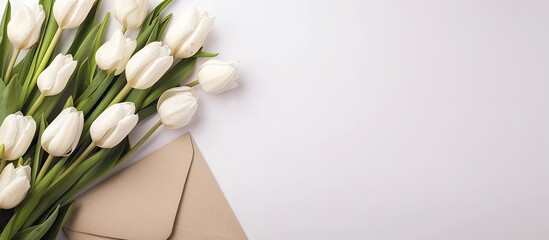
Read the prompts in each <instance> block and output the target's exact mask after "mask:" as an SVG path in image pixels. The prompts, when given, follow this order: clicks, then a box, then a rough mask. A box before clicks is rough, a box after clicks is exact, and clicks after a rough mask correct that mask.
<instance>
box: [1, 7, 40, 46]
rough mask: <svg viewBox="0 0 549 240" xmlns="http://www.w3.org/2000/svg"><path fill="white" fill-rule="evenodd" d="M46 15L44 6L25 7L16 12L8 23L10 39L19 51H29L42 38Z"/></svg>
mask: <svg viewBox="0 0 549 240" xmlns="http://www.w3.org/2000/svg"><path fill="white" fill-rule="evenodd" d="M45 16H46V14H45V13H44V8H43V7H42V5H39V4H37V3H32V4H30V5H24V6H23V7H21V8H19V10H17V12H15V13H14V14H13V16H12V18H11V20H10V22H9V23H8V38H9V39H10V42H11V44H13V46H15V48H17V49H28V48H30V47H32V45H34V44H35V43H36V42H37V41H38V39H39V38H40V33H41V29H42V23H43V22H44V19H45Z"/></svg>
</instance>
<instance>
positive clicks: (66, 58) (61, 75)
mask: <svg viewBox="0 0 549 240" xmlns="http://www.w3.org/2000/svg"><path fill="white" fill-rule="evenodd" d="M76 65H77V64H76V61H74V60H72V56H71V55H70V54H69V55H63V54H59V55H57V56H56V57H55V58H54V59H53V61H52V62H51V63H50V65H49V66H48V67H47V68H46V69H44V71H42V72H41V73H40V75H38V80H37V85H38V89H40V92H41V93H42V94H43V95H44V96H54V95H57V94H59V93H60V92H61V91H63V89H65V86H66V85H67V82H69V79H70V78H71V76H72V73H73V72H74V70H75V69H76Z"/></svg>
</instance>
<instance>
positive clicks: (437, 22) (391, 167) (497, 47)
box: [3, 0, 549, 240]
mask: <svg viewBox="0 0 549 240" xmlns="http://www.w3.org/2000/svg"><path fill="white" fill-rule="evenodd" d="M3 2H4V1H3ZM106 2H109V3H107V4H105V6H104V8H103V9H104V10H105V11H106V10H107V9H108V8H109V7H110V6H112V2H111V1H106ZM152 2H154V3H157V2H159V1H151V4H152ZM14 5H16V6H17V5H18V4H17V3H15V4H14ZM192 5H196V6H199V7H200V8H202V9H206V10H208V11H209V12H210V14H211V15H215V16H217V21H216V25H215V28H214V30H213V32H212V34H211V35H210V37H209V39H208V41H207V43H206V50H209V51H220V52H221V55H220V58H221V59H225V60H240V65H239V67H240V69H241V72H242V74H241V76H242V77H241V81H240V82H241V86H240V87H239V88H238V89H236V90H234V91H231V92H229V93H225V94H222V95H217V96H210V95H207V94H204V93H203V92H200V96H201V99H200V104H201V106H200V109H199V111H198V115H197V116H196V117H195V119H194V122H193V123H192V124H191V125H190V126H188V127H186V128H185V129H182V130H179V131H168V130H165V129H163V130H162V131H161V133H160V134H158V135H156V137H154V138H153V140H152V141H154V143H153V144H151V145H150V146H149V147H148V148H147V149H146V150H145V151H144V153H142V154H141V156H143V155H144V154H146V153H148V152H151V151H152V150H154V149H156V148H158V147H160V146H162V145H163V144H166V143H168V142H169V141H171V140H172V139H174V138H176V137H177V136H179V135H181V134H183V133H184V132H186V131H190V132H191V133H192V134H193V136H194V138H195V139H196V142H197V143H198V145H199V146H200V148H201V150H202V151H203V154H204V155H205V157H206V159H207V161H208V163H209V165H210V167H211V168H212V170H213V172H214V174H215V175H216V177H217V179H218V181H219V183H220V185H221V187H222V189H223V190H224V192H225V195H226V196H227V198H228V200H229V202H230V203H231V205H232V207H233V209H234V211H235V213H236V215H237V216H238V218H239V219H240V221H241V223H242V225H243V227H244V229H245V231H246V232H247V234H248V236H249V238H250V239H260V240H279V239H296V240H297V239H299V240H300V239H376V240H401V239H402V240H404V239H418V240H439V239H444V240H451V239H456V240H462V239H468V240H475V239H479V240H487V239H497V240H505V239H509V240H511V239H513V240H514V239H528V240H534V239H547V238H549V228H547V226H548V224H549V207H548V206H547V203H548V202H549V188H548V187H547V183H548V182H549V174H548V171H549V161H547V159H548V157H549V151H548V150H547V149H549V148H548V147H547V146H548V144H549V127H548V123H549V114H548V113H549V105H548V104H547V103H548V101H549V95H548V94H547V93H548V90H549V81H548V77H549V70H548V69H549V68H548V66H549V25H548V23H549V15H548V14H547V13H548V11H549V2H547V1H541V0H523V1H511V0H497V1H496V0H460V1H457V0H454V1H450V0H442V1H441V0H416V1H408V0H338V1H326V0H320V1H318V0H317V1H313V0H300V1H290V0H277V1H257V0H242V1H232V0H224V1H221V0H201V1H197V0H185V1H176V3H174V4H173V6H172V7H170V8H169V9H168V11H171V12H174V13H176V16H175V17H177V13H178V12H181V9H183V8H184V7H186V6H192ZM117 28H119V25H117V24H116V23H113V24H112V27H111V29H110V30H111V31H112V30H114V29H117ZM148 123H149V124H151V123H152V122H150V121H149V122H148ZM143 129H144V128H142V130H143ZM137 135H139V133H138V134H137ZM151 207H153V206H151Z"/></svg>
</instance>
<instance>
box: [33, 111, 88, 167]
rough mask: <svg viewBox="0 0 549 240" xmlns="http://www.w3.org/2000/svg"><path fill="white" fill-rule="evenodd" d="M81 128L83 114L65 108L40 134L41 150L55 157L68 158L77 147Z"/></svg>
mask: <svg viewBox="0 0 549 240" xmlns="http://www.w3.org/2000/svg"><path fill="white" fill-rule="evenodd" d="M83 127H84V114H83V113H82V112H81V111H78V110H76V108H74V107H69V108H65V109H64V110H63V111H62V112H61V113H60V114H59V115H58V116H57V117H56V118H55V119H54V120H53V121H52V122H51V124H50V125H49V126H48V127H47V128H46V129H45V130H44V132H43V133H42V139H40V141H41V143H42V148H44V150H45V151H46V152H48V153H49V154H51V155H53V156H56V157H60V156H69V155H70V154H71V153H72V152H73V151H74V149H76V146H77V145H78V140H80V135H81V134H82V128H83Z"/></svg>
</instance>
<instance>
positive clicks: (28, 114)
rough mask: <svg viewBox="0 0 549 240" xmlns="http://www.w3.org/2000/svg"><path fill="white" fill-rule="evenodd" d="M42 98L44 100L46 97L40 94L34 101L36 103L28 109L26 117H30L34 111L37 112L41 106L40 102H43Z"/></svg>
mask: <svg viewBox="0 0 549 240" xmlns="http://www.w3.org/2000/svg"><path fill="white" fill-rule="evenodd" d="M44 98H46V96H44V94H42V93H40V96H39V97H38V99H36V102H34V104H32V107H31V108H30V110H29V112H28V113H27V116H32V115H33V114H34V113H35V112H36V110H38V108H39V107H40V105H42V102H43V101H44Z"/></svg>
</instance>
